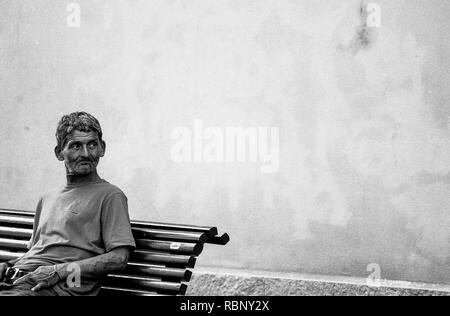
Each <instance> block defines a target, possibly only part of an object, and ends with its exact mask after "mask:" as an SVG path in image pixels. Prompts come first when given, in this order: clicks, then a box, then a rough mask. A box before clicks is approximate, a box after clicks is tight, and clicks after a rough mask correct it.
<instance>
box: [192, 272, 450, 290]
mask: <svg viewBox="0 0 450 316" xmlns="http://www.w3.org/2000/svg"><path fill="white" fill-rule="evenodd" d="M347 279H348V280H346V278H340V277H337V278H335V280H333V278H330V277H328V278H324V277H322V278H307V277H303V278H302V277H290V278H289V277H285V276H282V277H275V276H273V275H270V276H264V275H262V276H261V275H250V274H233V273H214V272H201V271H199V272H194V274H193V276H192V279H191V281H190V282H189V286H188V291H187V293H186V295H187V296H208V295H210V296H450V286H446V285H433V284H419V283H411V282H398V281H385V280H384V281H383V282H382V285H381V286H379V287H374V286H368V285H367V284H365V283H364V282H365V280H362V279H355V278H347Z"/></svg>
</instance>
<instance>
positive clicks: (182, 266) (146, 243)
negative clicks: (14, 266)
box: [0, 209, 230, 296]
mask: <svg viewBox="0 0 450 316" xmlns="http://www.w3.org/2000/svg"><path fill="white" fill-rule="evenodd" d="M33 224H34V213H33V212H29V211H20V210H9V209H0V262H4V261H8V260H12V259H16V258H19V257H21V256H22V255H23V254H24V253H25V252H26V251H27V243H28V241H29V239H30V238H31V234H32V231H33ZM131 228H132V232H133V236H134V239H135V242H136V250H135V251H134V252H133V254H132V255H131V257H130V260H129V262H128V266H127V268H126V269H125V270H124V271H120V272H118V273H114V274H110V275H108V276H107V277H106V278H105V280H104V283H103V286H102V289H101V291H100V295H102V296H117V295H129V296H155V295H185V293H186V290H187V283H188V282H189V281H190V279H191V275H192V272H191V270H192V269H193V268H194V266H195V263H196V259H197V257H198V256H199V255H200V254H201V253H202V251H203V248H204V245H205V244H215V245H226V244H227V243H228V241H229V240H230V238H229V236H228V234H222V235H219V234H218V231H217V228H216V227H204V226H192V225H178V224H166V223H157V222H144V221H132V222H131Z"/></svg>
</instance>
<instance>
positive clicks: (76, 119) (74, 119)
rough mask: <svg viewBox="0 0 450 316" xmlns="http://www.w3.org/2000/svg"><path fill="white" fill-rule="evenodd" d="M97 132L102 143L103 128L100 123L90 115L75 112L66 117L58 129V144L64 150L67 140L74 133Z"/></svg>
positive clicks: (60, 122) (62, 119)
mask: <svg viewBox="0 0 450 316" xmlns="http://www.w3.org/2000/svg"><path fill="white" fill-rule="evenodd" d="M74 130H78V131H80V132H97V134H98V138H99V140H100V141H102V136H103V133H102V128H101V126H100V123H99V121H98V120H97V119H96V118H95V117H94V116H92V115H91V114H89V113H86V112H73V113H70V114H67V115H64V116H63V117H62V118H61V120H60V121H59V123H58V127H57V128H56V142H57V147H58V148H61V149H62V148H63V147H64V145H65V142H66V138H67V136H68V135H70V133H72V131H74Z"/></svg>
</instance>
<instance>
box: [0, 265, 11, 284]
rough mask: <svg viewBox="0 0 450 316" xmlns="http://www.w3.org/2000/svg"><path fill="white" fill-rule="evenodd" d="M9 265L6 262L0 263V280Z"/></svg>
mask: <svg viewBox="0 0 450 316" xmlns="http://www.w3.org/2000/svg"><path fill="white" fill-rule="evenodd" d="M8 267H9V265H8V264H7V263H6V262H2V263H0V280H2V279H3V275H4V274H5V272H6V269H8Z"/></svg>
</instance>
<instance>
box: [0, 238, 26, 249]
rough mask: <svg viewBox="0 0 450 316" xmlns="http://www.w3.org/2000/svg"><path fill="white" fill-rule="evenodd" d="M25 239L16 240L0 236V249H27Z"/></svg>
mask: <svg viewBox="0 0 450 316" xmlns="http://www.w3.org/2000/svg"><path fill="white" fill-rule="evenodd" d="M27 245H28V241H27V240H17V239H9V238H0V248H2V249H14V250H24V251H26V250H27Z"/></svg>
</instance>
